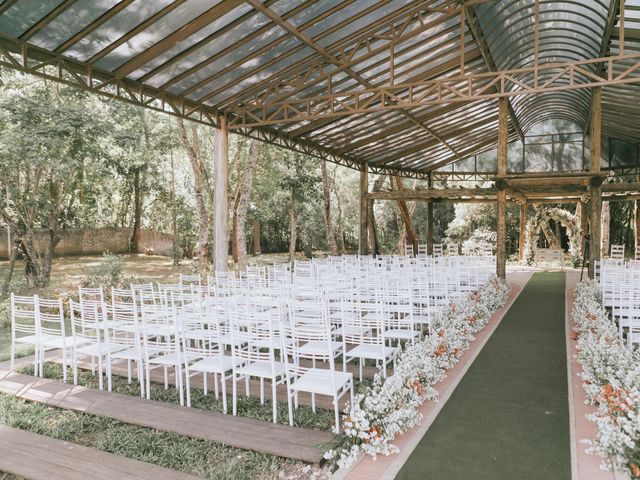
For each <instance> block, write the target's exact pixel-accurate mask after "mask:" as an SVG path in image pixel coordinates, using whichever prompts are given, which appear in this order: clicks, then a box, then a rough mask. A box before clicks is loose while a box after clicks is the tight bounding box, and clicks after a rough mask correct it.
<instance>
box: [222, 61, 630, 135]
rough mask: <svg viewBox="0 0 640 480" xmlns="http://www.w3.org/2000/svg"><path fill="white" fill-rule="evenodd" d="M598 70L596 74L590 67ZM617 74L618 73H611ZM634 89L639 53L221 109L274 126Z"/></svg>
mask: <svg viewBox="0 0 640 480" xmlns="http://www.w3.org/2000/svg"><path fill="white" fill-rule="evenodd" d="M598 64H604V65H605V67H604V69H603V71H602V72H596V71H595V69H596V66H597V65H598ZM616 69H619V70H620V71H619V72H616ZM628 83H640V53H636V54H631V55H620V56H615V57H602V58H591V59H587V60H581V61H577V62H567V63H547V64H541V65H538V66H537V67H536V66H530V67H525V68H517V69H511V70H502V71H497V72H488V73H480V74H472V75H462V76H459V77H452V78H446V79H439V80H429V81H422V82H410V83H402V84H396V85H389V86H384V87H374V88H364V89H357V90H350V91H343V92H339V93H326V94H324V95H317V96H313V97H306V98H301V99H291V100H287V101H279V102H268V101H265V102H260V101H255V102H253V103H248V104H241V105H237V106H235V107H230V108H229V109H227V111H228V113H229V114H231V118H230V124H229V125H230V128H232V129H237V128H246V127H257V126H265V125H278V124H287V123H295V122H303V121H311V120H317V119H321V118H336V117H343V116H347V115H358V114H365V113H373V112H380V111H385V110H406V109H413V108H418V107H426V106H430V105H441V104H450V103H469V102H475V101H481V100H489V99H495V98H501V97H514V96H520V95H532V94H535V95H537V94H543V93H548V92H557V91H564V90H577V89H583V88H594V87H599V86H608V85H623V84H628Z"/></svg>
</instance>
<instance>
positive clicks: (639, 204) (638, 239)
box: [633, 200, 640, 259]
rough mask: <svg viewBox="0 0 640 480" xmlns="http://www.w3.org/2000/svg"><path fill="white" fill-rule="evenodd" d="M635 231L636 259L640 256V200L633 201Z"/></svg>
mask: <svg viewBox="0 0 640 480" xmlns="http://www.w3.org/2000/svg"><path fill="white" fill-rule="evenodd" d="M633 233H634V238H635V242H634V255H635V257H634V258H636V259H639V258H640V252H639V251H638V246H640V200H634V201H633Z"/></svg>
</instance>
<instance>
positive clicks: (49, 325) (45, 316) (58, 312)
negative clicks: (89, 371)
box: [36, 296, 73, 383]
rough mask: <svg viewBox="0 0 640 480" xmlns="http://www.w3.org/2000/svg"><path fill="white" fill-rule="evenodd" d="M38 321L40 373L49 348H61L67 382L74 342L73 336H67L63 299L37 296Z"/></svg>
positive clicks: (63, 371)
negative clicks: (69, 353)
mask: <svg viewBox="0 0 640 480" xmlns="http://www.w3.org/2000/svg"><path fill="white" fill-rule="evenodd" d="M36 299H37V301H36V307H37V309H36V312H37V323H38V325H39V327H40V341H39V344H38V348H39V350H40V353H39V355H38V358H39V361H40V375H41V376H42V373H43V372H42V369H43V365H44V361H45V352H46V351H47V350H57V349H60V350H61V352H62V379H63V381H64V382H65V383H67V365H68V362H67V350H68V349H69V348H70V347H71V344H72V342H73V338H72V336H69V337H67V333H66V328H65V322H64V306H63V305H62V299H59V298H58V299H55V300H53V299H52V300H47V299H43V298H40V297H37V296H36Z"/></svg>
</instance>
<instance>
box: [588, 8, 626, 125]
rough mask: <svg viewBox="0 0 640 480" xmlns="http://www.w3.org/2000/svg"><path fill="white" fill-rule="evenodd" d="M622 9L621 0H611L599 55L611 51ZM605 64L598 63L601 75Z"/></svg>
mask: <svg viewBox="0 0 640 480" xmlns="http://www.w3.org/2000/svg"><path fill="white" fill-rule="evenodd" d="M619 10H620V0H610V1H609V10H608V12H607V21H606V23H605V27H604V32H603V35H602V43H600V51H599V54H598V56H600V57H604V56H606V55H607V54H608V53H609V50H610V45H611V35H612V33H613V31H614V27H615V25H616V23H617V21H618V11H619ZM604 68H605V64H604V63H601V64H599V65H596V73H597V74H599V75H601V74H602V73H603V71H604ZM594 92H595V89H594V90H592V91H591V101H590V102H589V114H588V115H587V122H586V124H585V126H584V131H585V133H586V132H588V131H589V129H590V128H591V119H592V118H593V102H594V98H593V94H594Z"/></svg>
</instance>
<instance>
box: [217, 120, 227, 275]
mask: <svg viewBox="0 0 640 480" xmlns="http://www.w3.org/2000/svg"><path fill="white" fill-rule="evenodd" d="M219 125H220V128H218V129H216V138H215V143H214V146H215V155H214V162H215V192H214V201H215V205H214V217H215V218H214V222H215V231H214V249H215V256H214V257H215V270H216V271H217V272H226V271H227V269H228V264H229V238H228V229H227V215H228V213H229V211H228V204H227V203H228V197H227V189H228V183H229V170H228V165H229V129H228V128H227V120H226V118H225V117H224V116H221V117H220V119H219Z"/></svg>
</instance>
